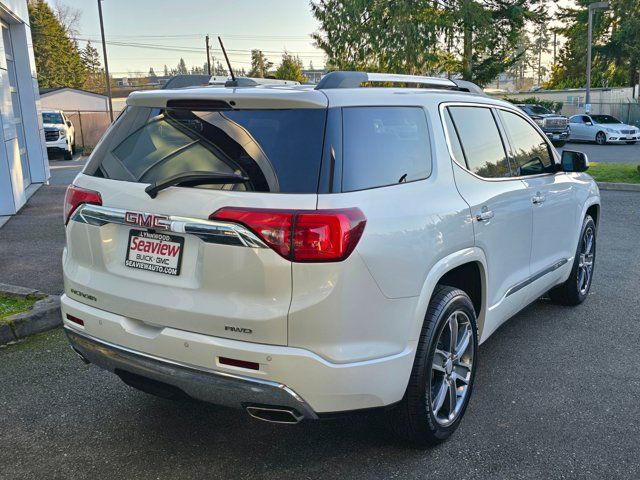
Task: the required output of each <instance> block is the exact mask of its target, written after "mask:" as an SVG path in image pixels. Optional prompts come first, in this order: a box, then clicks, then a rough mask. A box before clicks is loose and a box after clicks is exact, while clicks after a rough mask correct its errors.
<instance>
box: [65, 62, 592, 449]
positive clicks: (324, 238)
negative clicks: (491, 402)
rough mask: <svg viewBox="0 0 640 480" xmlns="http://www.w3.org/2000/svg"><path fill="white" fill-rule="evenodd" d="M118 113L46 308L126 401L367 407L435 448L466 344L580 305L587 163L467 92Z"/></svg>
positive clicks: (455, 405) (154, 101) (436, 88)
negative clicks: (530, 310) (532, 316)
mask: <svg viewBox="0 0 640 480" xmlns="http://www.w3.org/2000/svg"><path fill="white" fill-rule="evenodd" d="M376 82H384V83H386V84H388V83H394V82H395V83H402V84H407V83H410V84H422V86H423V87H427V88H420V89H417V88H360V86H361V85H362V84H369V85H370V84H372V83H376ZM127 104H128V107H127V109H126V110H125V111H124V113H123V114H122V115H121V116H120V117H119V118H118V119H117V120H116V121H115V123H114V124H113V125H112V127H111V128H110V129H109V130H108V132H107V134H106V136H105V137H104V138H103V139H102V141H101V142H100V143H99V144H98V146H97V147H96V149H95V150H94V151H93V153H92V155H91V157H90V158H89V160H88V162H87V164H86V166H85V169H84V170H83V172H82V173H80V174H79V175H78V176H77V177H76V179H75V180H74V182H73V184H72V185H71V186H70V187H69V189H68V191H67V195H66V199H65V221H66V238H67V244H66V248H65V250H64V253H63V266H64V282H65V293H64V295H62V299H61V305H62V315H63V320H64V328H65V330H66V333H67V335H68V337H69V340H70V342H71V345H72V346H73V348H74V350H75V351H76V352H77V353H78V354H79V355H80V356H81V357H82V358H83V359H84V360H85V361H87V362H91V363H93V364H95V365H97V366H99V367H102V368H105V369H107V370H109V371H112V372H114V373H115V374H117V375H118V376H119V377H120V378H121V379H122V380H124V381H125V382H126V383H127V384H129V385H132V386H134V387H136V388H139V389H141V390H144V391H147V392H150V393H154V394H156V395H164V396H169V397H174V398H175V397H181V396H189V397H192V398H196V399H200V400H204V401H208V402H213V403H217V404H222V405H228V406H235V407H239V408H243V409H245V410H246V411H247V412H248V413H249V414H251V415H252V416H254V417H256V418H259V419H262V420H266V421H271V422H280V423H297V422H299V421H300V420H302V419H317V418H324V417H330V416H332V415H335V414H337V413H345V412H350V411H354V410H362V409H373V408H378V409H381V410H383V411H384V414H385V415H388V416H389V418H390V421H391V425H392V427H393V428H394V430H395V431H396V432H397V433H398V434H399V435H400V436H402V437H404V438H406V439H409V440H411V441H412V442H416V443H419V444H433V443H437V442H441V441H443V440H445V439H446V438H448V437H449V436H450V435H451V434H452V432H453V431H454V430H455V429H456V428H457V427H458V425H459V424H460V421H461V419H462V417H463V415H464V412H465V409H466V407H467V404H468V402H469V398H470V396H471V392H472V389H473V382H474V378H475V373H476V371H477V368H478V361H479V359H478V344H479V343H482V342H484V341H485V340H486V339H487V338H489V336H490V335H491V334H492V333H494V332H495V331H496V329H498V327H499V326H500V325H501V324H502V323H503V322H505V321H506V320H507V319H508V318H510V317H511V316H513V315H514V314H515V313H517V312H518V311H520V310H521V309H523V308H524V307H525V306H527V305H528V304H530V303H531V302H533V301H535V300H536V299H537V298H539V297H540V296H541V295H543V294H545V293H546V292H549V293H550V295H551V298H552V299H554V300H555V301H557V302H559V303H562V304H566V305H577V304H579V303H581V302H582V301H583V300H585V298H586V297H587V294H588V293H589V288H590V285H591V279H592V274H593V267H594V260H595V252H596V233H597V224H598V220H599V216H600V206H599V205H600V197H599V192H598V187H597V186H596V184H595V182H594V181H593V179H592V178H591V177H590V176H589V175H587V174H586V173H584V171H585V170H586V169H587V168H588V162H587V160H586V157H585V156H584V154H581V153H578V152H570V151H565V152H564V153H563V156H562V158H560V157H559V155H558V153H557V152H556V150H555V148H553V146H552V144H551V142H550V140H549V139H548V138H547V136H546V135H545V134H544V133H543V132H542V131H541V130H540V128H539V127H538V126H537V125H536V124H535V123H534V122H533V121H532V120H531V119H530V118H529V117H528V116H527V115H526V114H524V113H523V112H522V111H521V110H519V109H518V108H517V107H515V106H513V105H512V104H510V103H507V102H504V101H500V100H497V99H493V98H489V97H487V96H485V95H483V94H482V92H481V91H480V89H478V87H476V86H475V85H473V84H470V83H468V82H464V81H459V80H447V79H443V78H428V77H414V76H403V75H387V74H373V73H368V74H367V73H359V72H334V73H330V74H328V75H327V76H325V77H324V78H323V80H322V81H321V82H320V83H319V84H318V85H317V86H316V87H315V88H313V87H312V86H293V87H281V86H278V87H272V86H256V87H248V88H227V87H222V88H220V87H202V88H192V89H182V90H157V91H146V92H138V93H133V94H131V95H130V96H129V98H128V99H127ZM567 341H568V342H570V339H569V338H568V339H567ZM503 367H504V368H508V367H507V366H503ZM96 381H99V378H98V377H97V378H96Z"/></svg>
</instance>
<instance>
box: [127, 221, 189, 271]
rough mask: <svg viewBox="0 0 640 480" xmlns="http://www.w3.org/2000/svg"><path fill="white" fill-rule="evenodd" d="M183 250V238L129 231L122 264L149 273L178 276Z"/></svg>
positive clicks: (143, 231) (142, 231)
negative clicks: (125, 254)
mask: <svg viewBox="0 0 640 480" xmlns="http://www.w3.org/2000/svg"><path fill="white" fill-rule="evenodd" d="M183 250H184V238H183V237H179V236H177V235H167V234H166V233H152V232H147V231H145V230H131V231H130V232H129V244H128V246H127V256H126V258H125V261H124V264H125V265H126V266H127V267H131V268H138V269H140V270H148V271H150V272H158V273H164V274H167V275H180V264H181V262H182V251H183Z"/></svg>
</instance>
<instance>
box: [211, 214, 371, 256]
mask: <svg viewBox="0 0 640 480" xmlns="http://www.w3.org/2000/svg"><path fill="white" fill-rule="evenodd" d="M209 219H210V220H227V221H232V222H236V223H241V224H243V225H244V226H246V227H247V228H249V229H251V230H252V231H253V232H254V233H256V234H257V235H258V236H259V237H260V238H261V239H262V240H263V241H264V242H265V243H266V244H267V245H268V246H269V247H271V248H272V249H273V250H275V251H276V252H277V253H278V254H280V255H282V256H283V257H284V258H286V259H287V260H291V261H294V262H339V261H341V260H344V259H346V258H347V257H348V256H349V255H351V252H353V250H354V249H355V248H356V245H357V244H358V241H359V240H360V237H361V236H362V232H363V231H364V227H365V224H366V218H365V216H364V214H363V213H362V212H361V211H360V209H358V208H346V209H338V210H264V209H253V208H234V207H224V208H221V209H220V210H218V211H217V212H215V213H213V214H212V215H211V216H210V217H209Z"/></svg>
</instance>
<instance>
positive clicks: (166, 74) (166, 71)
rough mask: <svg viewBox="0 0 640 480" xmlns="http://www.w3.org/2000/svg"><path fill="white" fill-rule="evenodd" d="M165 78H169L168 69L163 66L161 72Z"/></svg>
mask: <svg viewBox="0 0 640 480" xmlns="http://www.w3.org/2000/svg"><path fill="white" fill-rule="evenodd" d="M163 74H164V76H165V77H168V76H169V67H167V66H166V65H165V66H164V72H163Z"/></svg>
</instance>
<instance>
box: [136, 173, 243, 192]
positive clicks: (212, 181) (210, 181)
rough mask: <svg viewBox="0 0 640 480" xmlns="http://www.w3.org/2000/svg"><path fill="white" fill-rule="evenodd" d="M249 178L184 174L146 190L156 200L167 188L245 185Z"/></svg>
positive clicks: (230, 175) (236, 175)
mask: <svg viewBox="0 0 640 480" xmlns="http://www.w3.org/2000/svg"><path fill="white" fill-rule="evenodd" d="M248 181H249V178H248V177H244V176H242V175H238V174H236V173H212V172H183V173H179V174H177V175H173V176H171V177H169V178H166V179H164V180H162V181H161V182H159V183H152V184H151V185H149V186H148V187H147V188H145V189H144V191H145V192H147V194H148V195H149V196H150V197H151V198H156V195H158V192H159V191H160V190H164V189H165V188H167V187H172V186H178V185H184V186H188V187H192V186H195V185H221V184H228V183H245V182H248Z"/></svg>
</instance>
